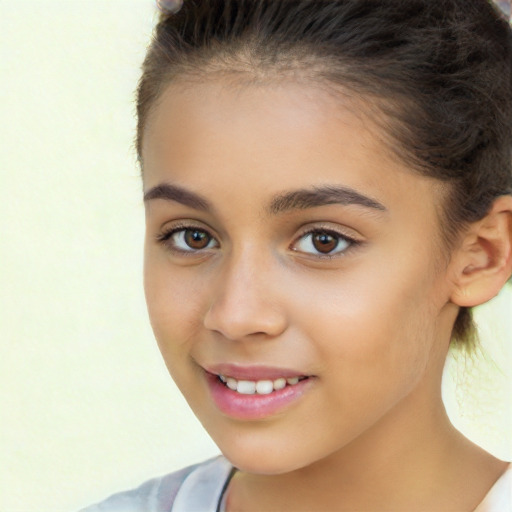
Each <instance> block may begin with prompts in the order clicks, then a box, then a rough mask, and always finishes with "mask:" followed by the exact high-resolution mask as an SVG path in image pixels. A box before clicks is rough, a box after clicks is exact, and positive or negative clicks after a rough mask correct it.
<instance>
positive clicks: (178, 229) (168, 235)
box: [156, 225, 362, 260]
mask: <svg viewBox="0 0 512 512" xmlns="http://www.w3.org/2000/svg"><path fill="white" fill-rule="evenodd" d="M187 231H196V232H200V233H205V234H206V235H207V236H208V237H209V242H210V241H211V240H215V238H214V237H213V236H212V235H211V234H210V233H209V231H208V230H207V229H204V228H201V227H196V226H194V225H178V226H173V227H172V228H170V229H169V230H167V231H164V232H163V233H161V234H159V235H157V237H156V240H157V242H158V243H160V244H162V245H164V246H165V247H166V248H167V249H168V250H170V251H171V252H173V253H176V254H179V255H183V256H197V255H198V254H200V253H203V252H204V251H206V250H209V249H211V248H208V247H206V248H204V249H194V248H192V247H191V248H190V250H184V249H180V248H178V247H176V246H175V245H174V244H173V242H172V240H171V239H172V237H173V235H176V234H177V233H183V235H185V233H186V232H187ZM319 234H321V235H328V236H331V237H333V238H334V239H336V245H335V247H334V248H333V250H334V249H336V248H338V246H339V244H340V243H343V242H344V243H346V244H347V247H346V248H344V249H342V250H339V251H338V252H335V253H332V252H331V253H325V254H322V253H320V252H317V253H316V254H315V253H310V252H305V251H300V250H298V249H296V248H295V246H296V245H297V244H298V243H299V242H300V241H304V240H306V238H307V237H308V236H313V235H319ZM185 243H186V242H185ZM361 244H362V242H361V241H360V240H356V239H354V238H351V237H349V236H347V235H345V234H343V233H340V232H338V231H336V230H334V229H330V228H322V227H315V228H312V229H309V230H308V231H305V232H303V233H302V234H301V235H300V236H298V237H297V238H296V239H295V241H294V242H293V243H292V245H291V247H290V248H291V250H293V251H294V252H297V253H300V254H305V255H307V256H312V257H315V258H318V259H328V260H331V259H334V258H338V257H341V256H343V255H344V254H346V253H347V252H348V251H350V250H351V249H354V248H355V247H356V246H358V245H361ZM218 246H219V244H218V242H217V247H218ZM217 247H215V248H217Z"/></svg>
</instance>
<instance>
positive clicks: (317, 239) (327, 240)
mask: <svg viewBox="0 0 512 512" xmlns="http://www.w3.org/2000/svg"><path fill="white" fill-rule="evenodd" d="M337 245H338V240H337V239H336V238H335V237H334V236H332V235H330V234H329V233H318V234H316V235H314V236H313V246H314V247H315V249H316V250H317V251H318V252H322V253H324V254H327V253H329V252H331V251H332V250H334V249H336V246H337Z"/></svg>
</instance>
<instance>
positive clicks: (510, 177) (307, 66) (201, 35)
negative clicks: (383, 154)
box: [136, 0, 512, 345]
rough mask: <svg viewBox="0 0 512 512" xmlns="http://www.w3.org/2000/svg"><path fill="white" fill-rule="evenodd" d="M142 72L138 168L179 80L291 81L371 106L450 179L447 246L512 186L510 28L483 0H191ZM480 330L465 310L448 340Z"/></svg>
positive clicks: (413, 153)
mask: <svg viewBox="0 0 512 512" xmlns="http://www.w3.org/2000/svg"><path fill="white" fill-rule="evenodd" d="M142 71H143V73H142V77H141V79H140V82H139V86H138V90H137V114H138V126H137V139H136V148H137V154H138V158H139V162H140V164H141V166H143V160H142V145H143V136H144V128H145V126H146V124H147V120H148V116H149V114H150V112H151V110H152V108H153V107H154V106H155V105H156V104H157V102H158V100H159V98H160V97H161V95H162V92H163V91H164V89H165V88H166V86H167V85H168V84H169V83H171V82H172V81H174V80H177V79H191V80H195V79H198V80H204V79H207V77H210V76H211V75H214V74H226V75H229V76H232V75H233V76H235V79H236V77H237V76H239V78H240V80H243V81H247V80H249V81H250V82H251V81H255V82H261V81H263V82H265V81H267V82H269V83H272V81H276V80H280V79H282V78H283V77H284V78H291V79H296V80H307V81H314V82H317V83H319V84H323V85H325V86H328V87H330V88H334V90H336V88H337V89H338V90H339V91H343V92H345V93H348V94H349V95H351V96H352V97H354V98H356V99H359V100H362V103H365V102H366V103H367V104H371V105H372V106H373V107H375V108H376V110H377V111H378V112H379V113H380V114H381V116H380V117H381V118H382V119H381V121H380V122H381V124H382V127H383V129H384V132H385V133H386V137H387V140H388V142H389V146H390V147H391V149H393V151H395V153H397V154H398V156H399V157H400V158H401V159H402V160H403V161H404V162H406V163H407V164H408V165H409V167H410V168H411V170H412V171H413V172H418V173H421V174H422V175H424V176H429V177H432V178H435V179H437V180H440V181H441V182H443V183H444V184H445V185H446V187H445V188H446V190H447V194H445V196H443V204H440V205H438V206H439V208H440V211H441V215H440V218H441V235H442V237H443V242H444V245H445V246H446V248H451V247H453V245H454V244H456V243H457V240H458V237H457V235H458V234H459V233H460V232H461V230H462V229H463V227H464V226H466V225H467V224H469V223H471V222H475V221H477V220H480V219H482V218H483V217H484V216H485V215H486V214H487V213H488V211H489V210H490V208H491V205H492V203H493V201H494V199H496V198H497V197H498V196H500V195H504V194H510V193H512V31H511V29H510V26H509V25H508V23H507V21H506V20H505V19H504V18H503V17H502V16H501V15H500V13H499V11H498V9H497V8H496V7H494V5H493V4H492V3H491V2H490V1H488V0H185V1H184V4H183V6H182V8H181V9H180V10H179V12H178V13H176V14H171V13H162V14H161V15H160V20H159V22H158V24H157V26H156V28H155V32H154V38H153V41H152V43H151V45H150V46H149V48H148V51H147V55H146V58H145V60H144V63H143V66H142ZM376 117H379V116H376ZM440 201H441V199H440ZM447 252H448V251H447ZM474 337H475V328H474V325H473V321H472V317H471V310H470V309H467V308H461V310H460V311H459V314H458V317H457V320H456V322H455V325H454V328H453V333H452V339H453V341H454V342H456V343H462V342H464V343H465V344H466V345H468V344H470V340H472V339H474Z"/></svg>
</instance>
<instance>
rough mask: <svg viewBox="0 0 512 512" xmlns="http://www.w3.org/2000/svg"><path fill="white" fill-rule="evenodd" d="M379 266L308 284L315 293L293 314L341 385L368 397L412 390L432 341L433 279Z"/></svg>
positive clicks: (413, 269) (412, 271) (416, 270)
mask: <svg viewBox="0 0 512 512" xmlns="http://www.w3.org/2000/svg"><path fill="white" fill-rule="evenodd" d="M379 261H380V262H381V263H382V265H373V266H368V265H366V264H361V265H360V267H359V268H357V269H353V271H351V272H350V275H348V273H347V275H343V274H342V273H340V274H338V275H337V274H332V275H331V276H328V277H326V278H324V279H323V281H322V282H321V283H320V284H318V283H317V285H316V286H313V284H311V285H310V286H309V289H311V290H312V289H316V290H318V292H317V293H316V294H315V296H314V297H313V298H312V300H311V301H310V303H309V304H307V305H306V304H300V305H298V308H297V311H296V317H297V318H302V319H304V321H303V326H304V329H306V330H307V333H306V334H307V337H308V338H310V339H313V340H316V343H315V347H316V351H317V357H318V360H319V361H324V362H325V363H324V364H325V365H326V366H327V370H328V372H329V373H332V375H334V376H336V375H338V376H337V377H336V379H339V380H340V381H341V380H342V381H343V383H344V386H347V387H355V386H356V384H355V383H357V386H358V387H359V389H360V390H361V392H363V390H366V393H367V394H368V395H372V394H373V395H375V393H376V389H381V390H382V391H383V392H384V389H385V388H388V389H392V388H400V387H406V386H407V385H408V383H409V384H410V385H412V383H413V382H415V381H416V380H417V379H418V375H419V374H421V373H422V372H423V371H424V369H425V366H426V364H427V362H428V357H429V353H430V348H431V346H432V343H433V342H434V337H435V336H434V329H435V327H434V326H435V324H436V322H435V316H436V311H435V308H433V307H432V298H431V297H430V293H429V292H430V291H432V289H433V283H432V276H430V277H429V276H427V274H426V273H425V272H423V273H422V272H421V271H420V270H421V268H422V267H421V266H420V265H418V266H411V268H410V269H407V268H406V267H404V265H403V264H398V263H397V262H396V261H395V262H394V263H393V262H392V261H390V262H387V264H386V261H385V260H384V259H380V260H379ZM418 276H420V277H419V278H418ZM298 296H299V295H298ZM312 304H314V305H315V306H314V310H313V309H312V308H311V305H312ZM376 384H378V388H376ZM356 395H357V394H356ZM356 395H354V396H356Z"/></svg>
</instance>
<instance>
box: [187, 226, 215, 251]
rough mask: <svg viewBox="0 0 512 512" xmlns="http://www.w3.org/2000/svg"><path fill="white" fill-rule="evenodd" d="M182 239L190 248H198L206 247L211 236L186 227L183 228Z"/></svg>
mask: <svg viewBox="0 0 512 512" xmlns="http://www.w3.org/2000/svg"><path fill="white" fill-rule="evenodd" d="M184 240H185V243H186V244H187V245H188V246H189V247H190V248H191V249H195V250H200V249H206V247H208V245H209V243H210V241H211V237H210V235H209V234H208V233H206V232H205V231H201V230H199V229H186V230H184Z"/></svg>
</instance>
